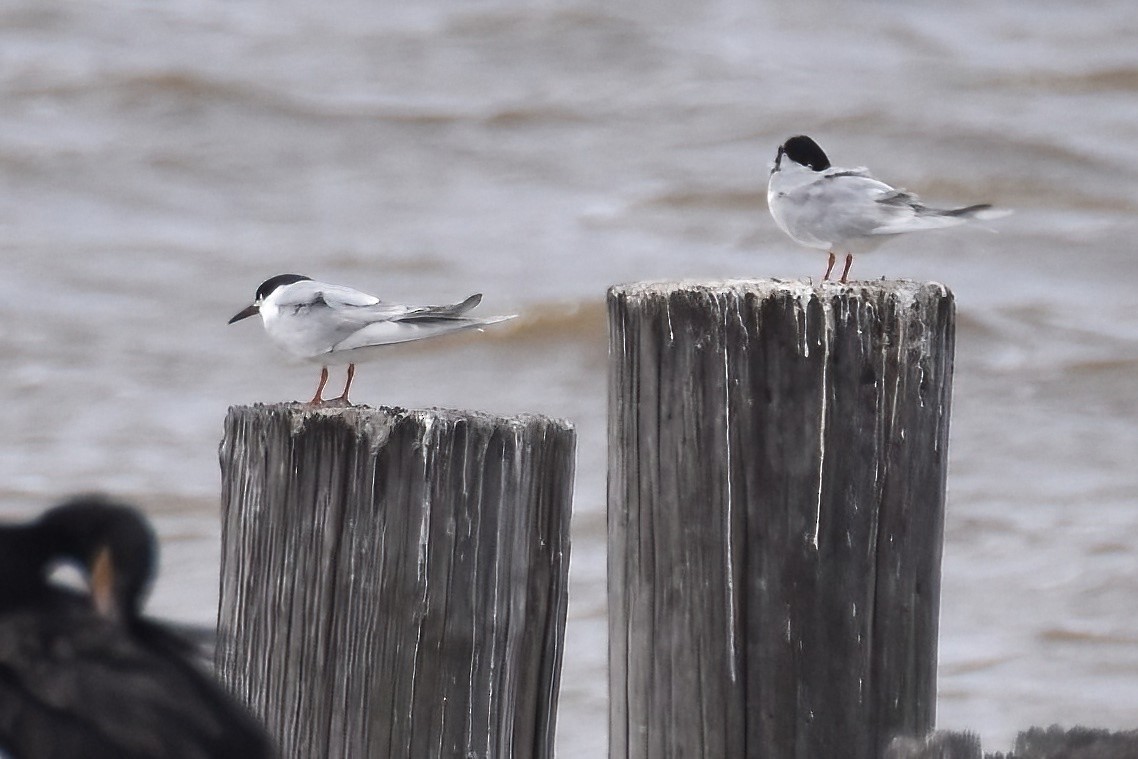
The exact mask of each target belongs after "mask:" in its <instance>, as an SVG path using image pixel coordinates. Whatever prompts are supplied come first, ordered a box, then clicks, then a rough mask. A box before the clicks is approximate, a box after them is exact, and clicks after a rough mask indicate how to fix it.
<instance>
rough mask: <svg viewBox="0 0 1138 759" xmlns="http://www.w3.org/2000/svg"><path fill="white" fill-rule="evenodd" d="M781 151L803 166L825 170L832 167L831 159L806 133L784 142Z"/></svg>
mask: <svg viewBox="0 0 1138 759" xmlns="http://www.w3.org/2000/svg"><path fill="white" fill-rule="evenodd" d="M779 153H780V155H781V154H785V155H786V157H787V158H789V159H790V160H792V161H794V162H795V163H797V164H800V165H802V166H808V167H810V168H811V169H813V170H814V171H825V170H826V169H828V168H830V159H829V158H827V157H826V153H825V152H824V151H823V150H822V148H820V147H818V143H816V142H814V140H812V139H810V138H809V137H807V136H806V135H804V134H800V135H798V136H797V137H791V138H790V139H789V140H787V141H786V142H784V143H783V144H782V147H781V148H780V149H779Z"/></svg>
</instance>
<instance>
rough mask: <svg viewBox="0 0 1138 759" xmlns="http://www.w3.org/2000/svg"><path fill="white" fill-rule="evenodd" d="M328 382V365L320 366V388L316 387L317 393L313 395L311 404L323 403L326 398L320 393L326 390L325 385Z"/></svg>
mask: <svg viewBox="0 0 1138 759" xmlns="http://www.w3.org/2000/svg"><path fill="white" fill-rule="evenodd" d="M327 384H328V367H326V366H322V367H320V386H319V387H318V388H316V395H314V396H312V400H310V401H309V404H311V405H313V406H319V405H320V404H321V403H323V402H324V399H323V398H322V397H320V394H321V393H323V392H324V386H325V385H327Z"/></svg>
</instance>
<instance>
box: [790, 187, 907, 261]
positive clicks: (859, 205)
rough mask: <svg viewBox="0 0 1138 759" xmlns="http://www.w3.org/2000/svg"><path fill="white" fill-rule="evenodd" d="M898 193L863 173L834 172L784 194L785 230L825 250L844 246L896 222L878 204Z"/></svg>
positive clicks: (893, 211) (892, 213) (892, 214)
mask: <svg viewBox="0 0 1138 759" xmlns="http://www.w3.org/2000/svg"><path fill="white" fill-rule="evenodd" d="M895 192H897V191H896V190H895V189H894V188H892V187H890V186H889V185H887V184H885V183H884V182H879V181H878V180H876V179H874V178H873V177H871V176H869V174H867V173H865V172H864V170H858V169H854V170H846V169H840V170H836V171H835V170H831V171H830V172H828V173H826V174H824V175H823V176H821V177H818V178H817V179H814V180H813V181H811V182H809V183H806V184H804V185H801V186H799V187H797V188H795V189H792V190H790V191H788V192H787V193H785V194H784V195H783V196H782V197H781V198H780V201H779V202H780V204H781V208H780V211H781V214H782V216H783V217H784V220H785V229H786V230H787V232H788V233H789V234H790V236H791V237H793V238H795V239H796V240H798V241H799V242H801V243H803V244H805V245H813V246H815V247H819V248H823V249H825V248H829V247H833V246H845V245H846V244H848V243H849V241H851V240H854V239H857V238H866V237H870V236H872V235H874V234H876V233H875V232H874V230H875V229H877V228H878V227H880V226H882V225H883V224H888V223H889V222H890V221H892V220H893V219H894V217H895V216H896V209H893V208H891V207H889V206H885V205H882V204H880V203H878V202H877V200H878V199H879V198H881V197H883V196H886V195H888V194H890V193H895Z"/></svg>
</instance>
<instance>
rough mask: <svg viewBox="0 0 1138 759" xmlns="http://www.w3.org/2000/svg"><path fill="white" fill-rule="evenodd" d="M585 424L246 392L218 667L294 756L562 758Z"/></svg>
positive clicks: (226, 453)
mask: <svg viewBox="0 0 1138 759" xmlns="http://www.w3.org/2000/svg"><path fill="white" fill-rule="evenodd" d="M574 443H575V441H574V433H573V430H572V428H571V427H570V426H569V425H568V424H566V423H564V422H561V421H555V420H550V419H545V418H542V417H536V416H524V417H519V418H511V419H501V418H493V417H489V416H486V415H482V414H474V413H468V412H459V411H440V410H429V411H405V410H391V409H370V408H363V407H353V408H347V409H316V410H314V409H311V408H309V407H305V406H302V405H299V404H286V405H277V406H254V407H235V408H231V409H230V410H229V414H228V416H227V418H226V421H225V438H224V440H223V442H222V445H221V468H222V502H223V503H222V506H223V536H222V569H221V608H220V614H219V628H220V634H219V645H218V669H219V671H220V672H221V674H222V677H223V678H224V679H225V680H226V681H227V682H228V683H229V685H230V686H231V687H232V688H233V690H234V691H235V692H236V693H237V694H238V695H239V696H240V697H243V698H244V699H245V700H246V701H247V702H248V703H249V704H250V705H251V706H252V707H253V709H254V711H256V712H257V713H258V714H260V715H261V716H262V717H263V718H264V719H265V721H266V724H267V725H268V727H269V730H270V732H271V733H272V734H273V735H274V736H276V738H277V739H278V741H279V742H280V745H281V756H282V757H288V758H289V759H293V758H295V757H321V759H323V758H324V757H352V758H355V757H387V756H392V757H396V756H403V757H464V758H465V757H551V756H552V755H553V739H554V722H555V715H556V707H557V693H558V685H559V677H560V667H561V655H562V643H563V637H564V631H565V612H566V603H567V583H568V577H567V575H568V567H569V515H570V501H571V496H572V475H573V453H574Z"/></svg>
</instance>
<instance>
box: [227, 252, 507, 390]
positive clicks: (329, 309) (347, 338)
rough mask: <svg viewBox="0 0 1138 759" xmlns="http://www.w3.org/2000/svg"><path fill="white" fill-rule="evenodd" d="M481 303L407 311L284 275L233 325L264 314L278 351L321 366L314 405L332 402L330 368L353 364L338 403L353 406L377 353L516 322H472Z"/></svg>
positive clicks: (264, 287)
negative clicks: (360, 371)
mask: <svg viewBox="0 0 1138 759" xmlns="http://www.w3.org/2000/svg"><path fill="white" fill-rule="evenodd" d="M481 300H482V295H481V294H480V293H479V294H475V295H471V296H470V297H469V298H467V299H466V300H464V301H462V302H461V303H454V304H452V305H449V306H403V305H398V304H395V303H385V302H383V301H381V300H380V299H379V298H377V297H375V296H374V295H368V294H367V293H364V292H360V291H359V290H354V289H352V288H350V287H344V286H343V285H331V284H328V283H326V282H317V281H316V280H314V279H311V278H309V277H305V276H303V275H301V274H278V275H277V276H275V277H271V278H269V279H267V280H265V281H264V282H262V283H261V286H260V287H258V288H257V293H256V295H255V297H254V298H253V303H252V304H251V305H250V306H248V307H247V308H245V309H243V310H242V311H240V312H238V313H237V314H235V315H234V316H233V318H232V319H230V320H229V323H230V324H233V323H234V322H238V321H241V320H242V319H246V318H248V317H250V316H253V315H254V314H260V315H261V321H262V323H263V324H264V327H265V332H266V333H267V334H268V336H269V339H270V340H272V341H273V342H274V343H275V344H276V345H277V346H278V347H280V348H282V349H284V350H285V351H286V352H287V353H290V354H291V355H293V356H296V357H297V358H301V359H305V360H308V361H314V362H316V363H319V364H320V365H321V369H320V384H319V385H318V386H317V388H316V394H315V395H313V396H312V400H311V401H309V403H310V404H312V405H320V404H322V403H325V402H326V401H325V400H324V398H323V396H322V393H323V392H324V386H325V385H326V384H328V367H329V366H330V365H332V364H347V365H348V377H347V381H346V382H345V384H344V392H343V393H342V394H341V395H340V396H339V397H338V398H335V399H333V400H334V401H339V402H343V403H345V404H350V402H349V401H348V391H349V390H350V389H351V387H352V379H353V378H354V377H355V374H356V363H357V362H359V361H361V360H365V359H368V358H373V357H374V355H375V353H376V352H377V351H376V349H377V348H380V347H382V346H385V345H393V344H395V343H407V342H411V341H414V340H424V339H426V338H428V337H435V336H437V335H445V334H449V333H451V332H461V331H463V330H469V329H477V330H481V329H482V328H483V327H485V326H487V325H489V324H495V323H497V322H501V321H505V320H507V319H512V318H514V317H513V315H511V316H489V317H484V318H478V317H474V316H467V312H468V311H470V310H471V309H473V308H474V307H475V306H477V305H478V303H479V302H480V301H481Z"/></svg>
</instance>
